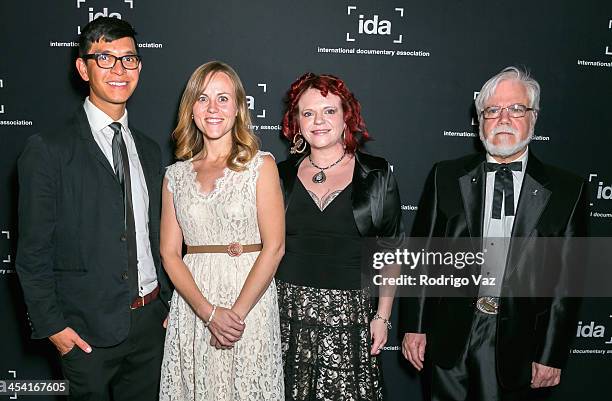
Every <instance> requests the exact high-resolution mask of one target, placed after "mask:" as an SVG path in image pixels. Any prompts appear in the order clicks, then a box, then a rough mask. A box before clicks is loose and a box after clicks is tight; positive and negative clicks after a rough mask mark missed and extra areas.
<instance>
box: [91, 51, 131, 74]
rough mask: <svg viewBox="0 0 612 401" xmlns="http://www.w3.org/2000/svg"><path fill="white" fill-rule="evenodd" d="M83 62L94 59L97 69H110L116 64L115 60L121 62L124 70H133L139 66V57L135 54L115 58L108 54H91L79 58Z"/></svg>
mask: <svg viewBox="0 0 612 401" xmlns="http://www.w3.org/2000/svg"><path fill="white" fill-rule="evenodd" d="M81 58H82V59H83V60H89V59H94V60H96V64H98V67H100V68H104V69H107V70H108V69H111V68H113V67H114V66H115V64H117V60H121V65H122V66H123V68H125V69H126V70H135V69H136V68H138V66H139V65H140V60H141V57H140V56H139V55H137V54H126V55H125V56H121V57H117V56H114V55H112V54H108V53H92V54H84V55H82V56H81Z"/></svg>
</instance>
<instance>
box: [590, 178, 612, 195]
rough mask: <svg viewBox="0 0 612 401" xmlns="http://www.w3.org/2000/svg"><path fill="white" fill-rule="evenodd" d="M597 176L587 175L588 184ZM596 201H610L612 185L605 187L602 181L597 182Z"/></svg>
mask: <svg viewBox="0 0 612 401" xmlns="http://www.w3.org/2000/svg"><path fill="white" fill-rule="evenodd" d="M595 178H597V174H589V182H593V181H594V179H595ZM597 199H605V200H610V199H612V185H605V184H604V182H603V181H598V182H597Z"/></svg>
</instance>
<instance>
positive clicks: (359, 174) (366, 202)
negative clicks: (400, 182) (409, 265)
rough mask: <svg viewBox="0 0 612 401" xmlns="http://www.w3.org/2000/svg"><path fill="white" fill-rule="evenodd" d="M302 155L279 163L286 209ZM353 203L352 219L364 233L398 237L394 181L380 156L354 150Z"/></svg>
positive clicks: (397, 198) (399, 223) (399, 227)
mask: <svg viewBox="0 0 612 401" xmlns="http://www.w3.org/2000/svg"><path fill="white" fill-rule="evenodd" d="M305 157H306V155H298V156H297V157H296V156H291V157H290V158H289V159H287V160H285V161H283V162H280V163H279V164H278V172H279V175H280V179H281V185H282V187H283V195H284V196H285V210H287V207H288V206H289V204H290V203H291V196H292V194H293V187H294V185H295V181H296V178H297V170H298V166H299V165H300V163H301V162H302V160H304V158H305ZM352 204H353V216H355V223H356V224H357V228H358V229H359V232H360V233H361V235H362V236H363V237H399V236H400V235H402V234H403V232H404V230H403V223H402V210H401V201H400V196H399V191H398V188H397V183H396V181H395V178H394V177H393V173H392V172H391V166H389V163H388V162H387V161H386V160H385V159H383V158H382V157H376V156H372V155H368V154H365V153H361V152H359V151H358V152H355V170H354V172H353V195H352Z"/></svg>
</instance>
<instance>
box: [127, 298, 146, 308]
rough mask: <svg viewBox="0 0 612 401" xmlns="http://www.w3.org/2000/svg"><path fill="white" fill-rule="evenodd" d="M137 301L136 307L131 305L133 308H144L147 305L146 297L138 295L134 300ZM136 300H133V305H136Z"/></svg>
mask: <svg viewBox="0 0 612 401" xmlns="http://www.w3.org/2000/svg"><path fill="white" fill-rule="evenodd" d="M136 301H138V302H137V303H136V306H135V307H134V306H131V305H130V309H131V310H135V309H138V308H142V307H143V306H145V297H138V298H136V299H135V301H134V302H136ZM134 302H132V305H134Z"/></svg>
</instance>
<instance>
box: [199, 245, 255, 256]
mask: <svg viewBox="0 0 612 401" xmlns="http://www.w3.org/2000/svg"><path fill="white" fill-rule="evenodd" d="M262 249H263V246H262V245H261V244H249V245H241V244H240V243H238V242H232V243H230V244H227V245H187V253H227V254H228V255H229V256H240V255H242V254H243V253H244V252H258V251H261V250H262Z"/></svg>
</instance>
